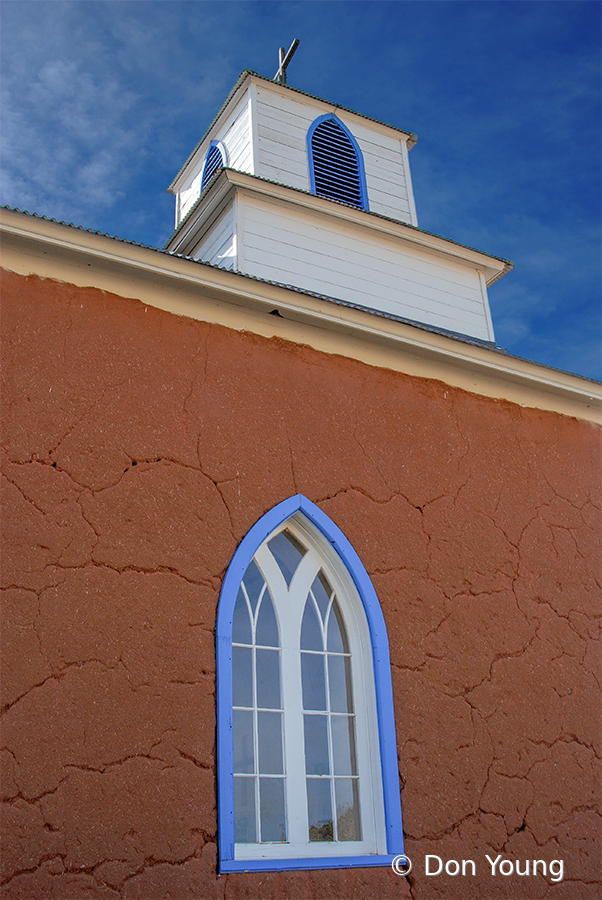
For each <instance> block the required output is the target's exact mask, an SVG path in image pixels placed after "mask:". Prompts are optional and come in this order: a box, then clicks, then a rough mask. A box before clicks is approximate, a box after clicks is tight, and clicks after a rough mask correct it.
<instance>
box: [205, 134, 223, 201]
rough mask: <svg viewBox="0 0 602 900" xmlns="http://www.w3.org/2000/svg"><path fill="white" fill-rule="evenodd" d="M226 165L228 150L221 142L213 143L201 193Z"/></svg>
mask: <svg viewBox="0 0 602 900" xmlns="http://www.w3.org/2000/svg"><path fill="white" fill-rule="evenodd" d="M225 165H226V150H225V148H224V145H223V144H222V142H221V141H211V143H210V144H209V149H208V150H207V155H206V156H205V162H204V165H203V174H202V176H201V193H203V191H204V190H205V188H206V187H207V185H208V184H209V182H210V181H211V179H212V178H213V176H214V175H215V173H216V172H217V170H218V169H221V168H222V166H225Z"/></svg>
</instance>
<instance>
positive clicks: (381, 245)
mask: <svg viewBox="0 0 602 900" xmlns="http://www.w3.org/2000/svg"><path fill="white" fill-rule="evenodd" d="M247 209H248V213H247V215H248V216H249V221H253V222H255V223H256V227H257V232H258V233H259V234H266V233H267V232H268V231H270V230H271V229H272V228H274V222H275V221H276V220H277V221H278V224H277V226H276V227H277V231H278V234H279V235H281V236H282V240H283V241H286V242H287V243H288V244H289V245H291V246H294V245H295V244H299V243H300V241H302V242H303V245H305V244H306V242H307V241H311V240H312V239H314V238H315V239H316V240H317V242H318V246H316V247H315V248H313V249H316V251H317V252H321V251H320V250H319V249H318V247H324V248H328V249H327V250H326V251H322V252H326V255H333V256H336V257H342V258H343V259H348V261H349V262H353V260H354V259H357V258H358V247H357V246H355V247H354V245H355V244H357V245H358V246H359V253H360V256H361V257H362V259H364V262H363V265H366V266H373V267H374V268H375V269H376V270H379V269H380V268H381V267H382V266H385V265H388V264H390V265H392V266H393V267H394V268H395V270H397V268H398V266H399V261H400V260H403V264H404V268H406V269H407V270H408V271H413V272H415V273H416V277H417V278H419V279H420V280H421V281H423V280H424V279H425V278H428V279H429V280H432V281H433V282H434V283H436V284H437V285H438V286H439V287H440V288H441V290H445V289H446V286H449V285H450V284H455V285H457V286H458V288H460V289H461V290H463V291H467V290H468V291H469V290H471V288H474V286H475V285H477V284H478V277H477V275H476V270H471V269H470V268H468V267H467V266H462V265H461V264H454V263H452V262H451V261H450V262H447V261H443V260H441V259H440V258H438V257H436V256H434V255H432V254H429V253H428V251H424V250H421V249H420V248H419V247H417V248H416V249H415V251H412V252H410V251H408V250H407V249H406V248H405V247H404V246H403V244H402V242H401V240H400V241H395V240H394V239H393V238H387V237H386V236H385V235H383V236H382V237H381V236H378V237H377V236H374V237H371V236H369V235H366V236H362V238H361V239H358V238H357V236H356V233H354V232H353V231H352V230H351V229H347V228H345V226H344V225H341V226H339V228H337V227H336V226H335V225H332V226H329V227H328V228H327V229H326V228H324V227H321V226H319V225H317V224H316V220H315V219H312V218H311V217H310V216H305V215H304V214H303V213H301V214H296V215H295V216H294V218H293V216H290V215H283V214H279V213H278V212H274V211H272V210H271V209H270V207H268V206H267V205H266V206H263V205H262V206H259V205H255V204H254V205H253V206H251V205H249V206H248V207H247ZM352 247H354V249H351V248H352ZM372 260H373V261H374V263H371V261H372ZM476 290H477V293H478V295H479V296H480V288H476Z"/></svg>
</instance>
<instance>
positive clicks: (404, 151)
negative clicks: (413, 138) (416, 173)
mask: <svg viewBox="0 0 602 900" xmlns="http://www.w3.org/2000/svg"><path fill="white" fill-rule="evenodd" d="M399 143H400V144H401V156H402V159H403V168H404V173H405V177H406V190H407V192H408V203H409V206H410V223H411V224H412V225H415V226H416V228H418V215H417V213H416V201H415V200H414V188H413V186H412V176H411V174H410V157H409V152H408V142H407V141H404V140H403V139H402V140H400V142H399Z"/></svg>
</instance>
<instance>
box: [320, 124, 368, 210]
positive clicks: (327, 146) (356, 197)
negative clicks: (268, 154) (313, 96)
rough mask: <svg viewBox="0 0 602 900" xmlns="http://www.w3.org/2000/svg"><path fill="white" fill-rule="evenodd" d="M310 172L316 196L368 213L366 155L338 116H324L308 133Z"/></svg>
mask: <svg viewBox="0 0 602 900" xmlns="http://www.w3.org/2000/svg"><path fill="white" fill-rule="evenodd" d="M307 138H308V150H309V171H310V180H311V189H312V191H313V193H314V194H319V195H320V196H321V197H329V198H330V199H331V200H340V201H342V202H343V203H350V204H351V205H352V206H359V207H360V209H368V198H367V194H366V181H365V175H364V165H363V160H362V153H361V150H360V148H359V147H358V145H357V141H356V140H355V138H354V137H353V135H352V134H351V132H350V131H349V130H348V129H347V128H346V127H345V126H344V125H343V123H342V122H341V121H339V119H337V118H336V116H333V115H327V116H321V117H320V118H319V119H316V121H315V122H314V123H313V125H312V126H311V128H310V130H309V133H308V136H307Z"/></svg>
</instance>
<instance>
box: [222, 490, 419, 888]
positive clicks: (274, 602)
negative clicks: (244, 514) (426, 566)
mask: <svg viewBox="0 0 602 900" xmlns="http://www.w3.org/2000/svg"><path fill="white" fill-rule="evenodd" d="M216 643H217V751H218V828H219V858H220V871H221V872H240V871H252V870H284V869H307V868H326V867H328V868H330V867H337V866H339V867H340V866H378V865H390V863H391V861H392V860H393V858H394V857H395V856H396V855H398V854H401V853H403V832H402V822H401V804H400V794H399V776H398V770H397V745H396V740H395V722H394V712H393V694H392V687H391V668H390V661H389V647H388V640H387V633H386V627H385V622H384V619H383V615H382V611H381V608H380V604H379V602H378V598H377V597H376V593H375V591H374V588H373V586H372V583H371V582H370V579H369V577H368V574H367V573H366V570H365V569H364V567H363V565H362V563H361V561H360V559H359V557H358V556H357V554H356V552H355V551H354V549H353V547H352V546H351V544H350V543H349V541H348V540H347V539H346V538H345V536H344V535H343V533H342V532H341V531H340V530H339V528H338V527H337V526H336V525H335V524H334V522H332V521H331V520H330V519H329V518H328V516H326V515H325V514H324V513H323V512H322V511H321V510H320V509H319V508H318V507H317V506H315V505H314V504H313V503H311V502H310V501H309V500H307V498H305V497H303V496H302V495H300V494H298V495H296V496H294V497H290V498H289V499H288V500H285V501H283V502H282V503H280V504H278V506H276V507H275V508H274V509H272V510H270V511H269V512H268V513H266V515H264V516H263V517H262V518H261V519H260V520H259V521H258V522H257V523H256V524H255V525H254V526H253V527H252V528H251V530H250V531H249V532H248V534H247V535H246V536H245V538H244V539H243V540H242V542H241V544H240V545H239V547H238V549H237V550H236V552H235V554H234V557H233V558H232V561H231V563H230V566H229V567H228V571H227V573H226V576H225V579H224V583H223V587H222V591H221V595H220V601H219V608H218V616H217V629H216Z"/></svg>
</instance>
